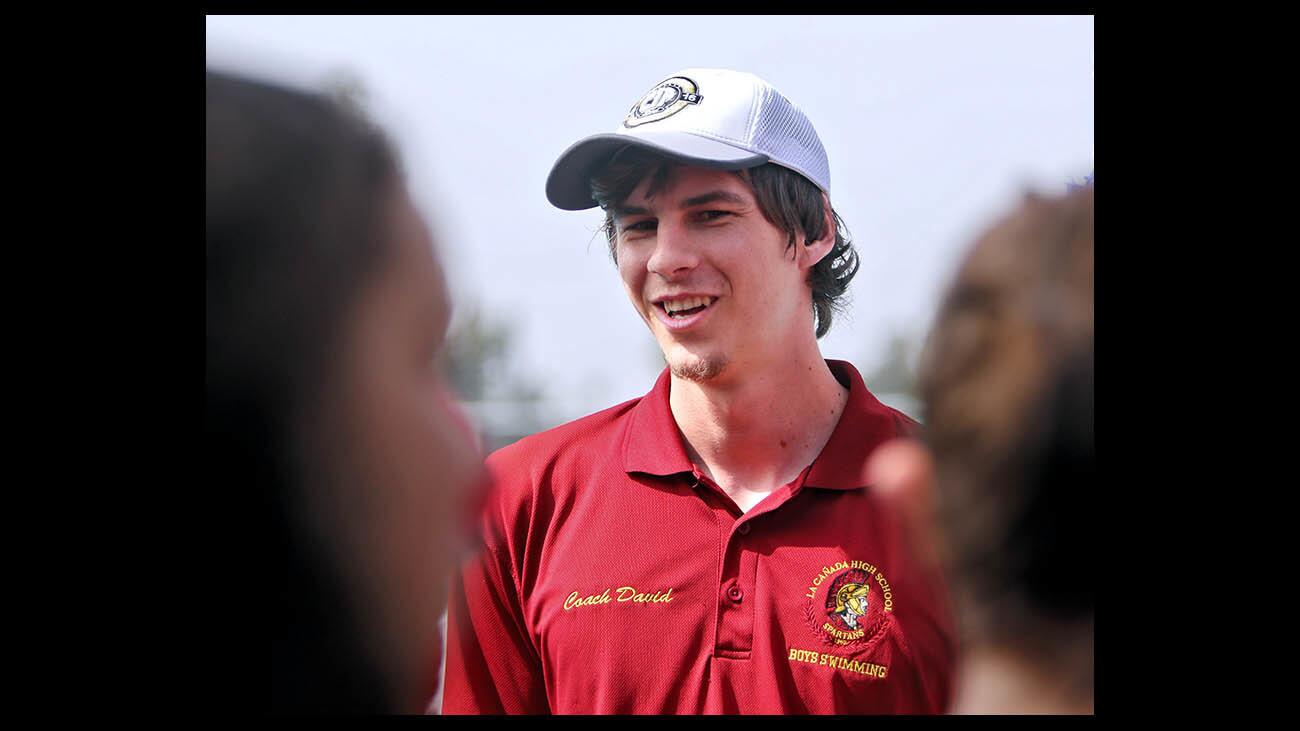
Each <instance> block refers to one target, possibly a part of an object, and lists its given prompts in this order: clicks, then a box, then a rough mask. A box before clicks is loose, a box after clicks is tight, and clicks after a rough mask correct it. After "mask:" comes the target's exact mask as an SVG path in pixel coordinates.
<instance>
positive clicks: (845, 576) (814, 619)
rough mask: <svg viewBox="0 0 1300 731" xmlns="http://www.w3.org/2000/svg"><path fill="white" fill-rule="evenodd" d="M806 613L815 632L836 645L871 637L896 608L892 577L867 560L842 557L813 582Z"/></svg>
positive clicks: (827, 641) (819, 573) (824, 641)
mask: <svg viewBox="0 0 1300 731" xmlns="http://www.w3.org/2000/svg"><path fill="white" fill-rule="evenodd" d="M804 596H805V597H806V598H807V599H808V603H807V605H806V606H805V609H804V613H805V614H806V616H807V619H808V624H809V625H810V626H811V627H812V629H813V634H815V635H816V636H817V638H818V639H820V640H821V641H822V642H823V643H825V644H828V645H833V646H842V645H858V644H861V643H865V642H868V641H870V640H871V639H872V638H873V637H875V635H876V634H877V630H878V629H880V627H881V625H882V624H883V623H884V621H885V615H887V614H889V613H891V612H893V611H894V592H893V589H892V588H891V587H890V586H889V581H888V580H887V579H885V575H884V574H883V573H881V572H880V570H879V569H878V568H876V566H875V565H873V564H871V563H868V562H867V561H857V560H854V561H839V562H837V563H835V564H833V565H830V566H823V567H822V570H821V571H820V572H818V574H817V575H816V576H815V577H813V579H812V581H810V582H809V586H808V592H807V593H806V594H804Z"/></svg>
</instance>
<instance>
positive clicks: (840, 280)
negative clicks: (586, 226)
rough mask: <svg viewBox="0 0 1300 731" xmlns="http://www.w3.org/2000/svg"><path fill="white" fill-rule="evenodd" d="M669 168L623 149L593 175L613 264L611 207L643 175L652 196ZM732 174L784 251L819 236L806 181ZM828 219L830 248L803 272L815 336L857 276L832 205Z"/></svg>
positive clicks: (817, 213)
mask: <svg viewBox="0 0 1300 731" xmlns="http://www.w3.org/2000/svg"><path fill="white" fill-rule="evenodd" d="M673 165H674V163H673V162H672V161H670V160H668V159H666V158H664V157H661V156H659V155H656V154H654V153H653V152H649V151H647V150H643V149H641V148H637V147H627V148H624V149H623V150H622V151H620V152H619V153H618V154H616V155H615V156H614V157H613V158H612V159H611V160H610V162H609V163H608V164H606V166H605V167H604V169H603V170H601V171H600V172H599V173H598V174H596V175H595V176H593V178H592V181H591V195H592V197H593V198H594V199H595V200H596V202H597V203H599V204H600V207H601V208H603V209H604V210H605V223H604V226H603V228H602V232H603V233H604V235H605V240H606V241H607V242H608V243H609V255H610V256H611V257H613V259H614V261H615V262H617V261H618V251H617V247H616V244H617V238H618V229H617V228H616V227H615V226H614V208H615V207H617V206H618V205H620V204H621V203H622V202H623V201H625V200H627V197H628V196H629V195H631V194H632V191H634V190H636V187H637V186H638V185H640V184H641V181H643V180H645V179H646V178H647V177H649V178H650V179H651V182H650V190H649V194H650V195H654V194H655V193H657V192H658V191H659V190H660V189H661V188H663V186H664V185H665V184H666V183H667V182H668V180H669V177H670V176H671V175H672V169H673ZM735 172H736V175H737V176H739V177H740V179H741V180H744V181H745V182H746V183H747V184H748V185H749V187H750V189H751V190H753V191H754V197H755V199H757V201H758V208H759V210H760V211H762V212H763V217H764V218H766V219H767V220H768V222H769V223H771V224H772V225H773V226H776V227H777V228H779V229H781V230H782V231H784V232H785V233H786V237H787V238H786V250H787V251H788V250H789V249H790V248H791V247H793V246H794V245H795V244H796V243H797V241H796V239H797V238H798V236H799V234H800V232H802V233H803V236H804V241H803V243H804V244H805V245H806V244H807V243H808V242H809V241H816V240H817V239H819V238H821V237H822V235H823V234H824V233H825V229H826V218H825V215H826V209H825V207H824V205H823V203H824V201H823V199H822V191H821V189H820V188H818V187H817V186H816V185H815V184H813V182H812V181H810V180H808V179H807V178H805V177H804V176H802V175H800V174H799V173H796V172H794V171H793V170H790V169H789V168H785V167H781V166H780V165H776V164H774V163H766V164H764V165H759V166H757V167H752V168H748V169H745V170H737V171H735ZM831 218H832V220H833V221H834V222H835V244H834V245H833V246H832V247H831V251H830V253H829V254H827V255H826V256H825V257H823V258H822V260H821V261H820V262H818V263H817V264H816V265H815V266H814V267H813V268H812V269H811V270H810V271H809V272H808V286H809V287H811V288H812V295H813V297H812V299H813V316H814V318H815V322H816V324H817V337H819V338H820V337H821V336H823V335H825V334H826V333H827V332H829V331H830V329H831V319H832V317H833V316H834V314H835V313H836V312H842V311H843V309H844V305H845V302H844V293H845V291H846V290H848V288H849V282H851V281H853V277H854V275H856V274H857V273H858V253H857V251H856V250H854V248H853V241H852V240H851V239H850V238H849V232H848V228H847V227H846V226H845V225H844V221H842V220H840V215H839V214H838V213H836V212H835V209H834V208H833V207H832V208H831Z"/></svg>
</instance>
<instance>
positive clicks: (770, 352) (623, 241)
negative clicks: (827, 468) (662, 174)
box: [614, 166, 812, 381]
mask: <svg viewBox="0 0 1300 731" xmlns="http://www.w3.org/2000/svg"><path fill="white" fill-rule="evenodd" d="M649 187H650V178H649V176H648V177H647V179H646V180H643V181H642V182H641V184H640V185H638V186H637V188H636V189H635V190H633V191H632V194H631V195H630V196H628V198H627V200H625V201H624V202H623V204H622V205H620V206H617V207H616V208H615V214H614V225H615V228H616V232H617V233H616V236H617V240H616V246H617V255H618V269H619V274H620V275H621V276H622V278H623V285H624V287H625V288H626V289H627V293H628V297H629V298H630V299H631V300H632V304H633V306H634V307H636V309H637V312H639V313H640V314H641V317H642V318H643V319H644V320H645V321H646V324H647V325H648V326H649V327H650V331H651V333H653V334H654V336H655V339H656V340H657V341H658V342H659V347H660V349H662V350H663V354H664V359H665V360H666V361H667V362H668V366H669V368H670V369H671V370H672V372H673V373H674V374H675V375H677V376H678V377H682V378H688V379H690V380H695V381H707V380H712V379H717V378H721V377H724V373H725V374H726V375H727V376H733V375H734V374H735V373H737V372H743V371H744V370H745V369H746V368H748V367H753V366H762V365H764V364H765V363H767V362H770V360H771V359H774V358H780V357H782V353H783V352H785V351H787V350H788V347H789V343H790V342H792V339H793V338H794V337H796V336H797V335H798V334H799V332H800V331H801V329H802V330H807V331H808V332H811V328H812V294H811V291H810V289H809V287H808V285H807V284H806V278H807V269H806V267H805V266H802V265H801V262H800V257H799V256H797V249H794V248H792V249H787V247H786V239H787V236H786V234H785V233H784V232H783V231H781V230H780V229H778V228H777V227H776V226H774V225H772V224H771V223H770V222H768V220H767V219H766V218H764V217H763V213H762V211H761V210H760V209H759V206H758V201H757V200H756V199H755V197H754V193H753V191H751V190H750V188H749V186H748V185H747V184H746V183H745V182H744V181H743V180H741V179H740V178H739V177H738V176H737V175H736V174H735V173H732V172H728V171H722V170H710V169H706V168H698V167H682V166H678V167H675V168H673V171H672V174H671V176H670V177H669V179H668V182H667V183H666V184H665V185H664V186H663V187H662V189H660V190H658V191H656V192H655V194H654V195H653V196H647V190H648V188H649Z"/></svg>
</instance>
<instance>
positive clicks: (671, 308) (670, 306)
mask: <svg viewBox="0 0 1300 731" xmlns="http://www.w3.org/2000/svg"><path fill="white" fill-rule="evenodd" d="M709 300H710V298H709V297H683V298H681V299H676V300H665V301H664V309H665V310H667V311H668V313H669V314H672V313H674V312H680V311H682V310H689V309H691V308H692V307H703V306H704V305H707V304H709Z"/></svg>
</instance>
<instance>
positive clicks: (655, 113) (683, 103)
mask: <svg viewBox="0 0 1300 731" xmlns="http://www.w3.org/2000/svg"><path fill="white" fill-rule="evenodd" d="M703 99H704V97H703V96H701V95H700V87H699V85H698V84H696V83H695V82H694V81H692V80H690V79H688V78H686V77H685V76H673V77H670V78H667V79H664V80H663V81H661V82H659V83H658V84H656V85H655V87H654V88H653V89H651V90H650V91H647V92H646V93H645V96H643V97H641V100H640V101H638V102H637V103H636V104H633V105H632V108H631V109H630V110H628V113H627V118H626V119H624V120H623V126H624V127H635V126H637V125H639V124H645V123H646V122H657V121H659V120H661V119H664V118H665V117H671V116H673V115H674V114H676V113H678V112H680V111H682V110H683V109H685V108H686V107H687V106H688V105H690V104H699V103H700V102H701V101H703Z"/></svg>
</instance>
